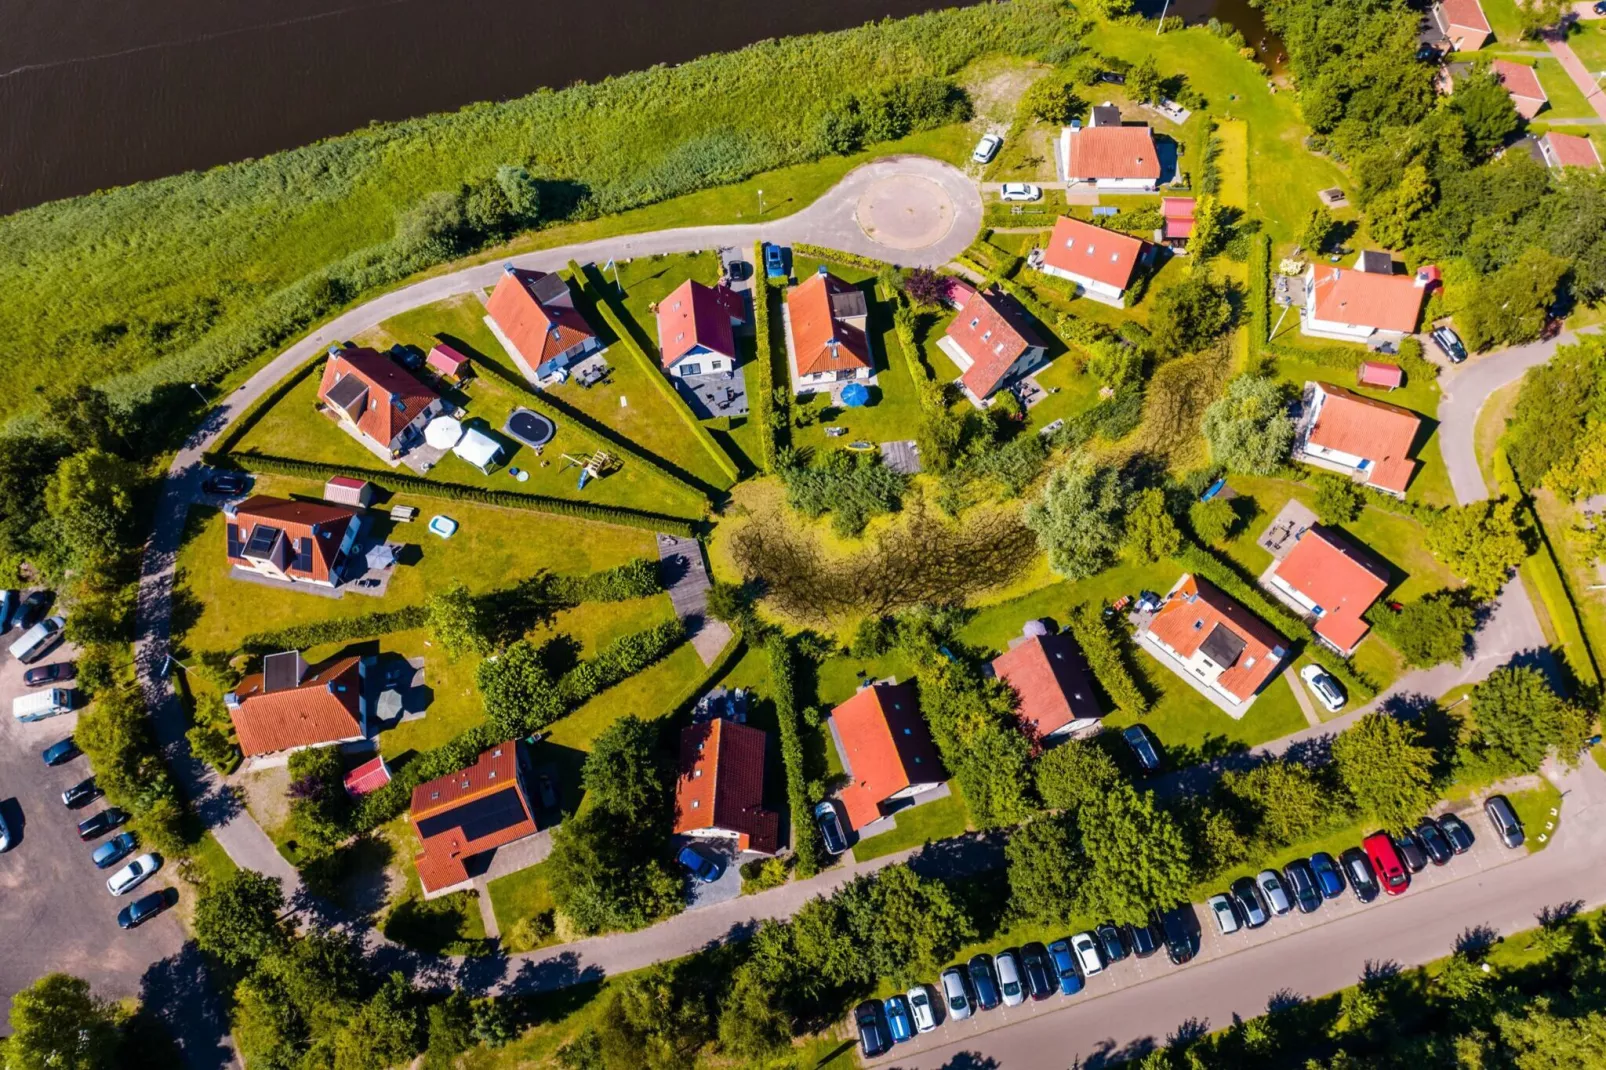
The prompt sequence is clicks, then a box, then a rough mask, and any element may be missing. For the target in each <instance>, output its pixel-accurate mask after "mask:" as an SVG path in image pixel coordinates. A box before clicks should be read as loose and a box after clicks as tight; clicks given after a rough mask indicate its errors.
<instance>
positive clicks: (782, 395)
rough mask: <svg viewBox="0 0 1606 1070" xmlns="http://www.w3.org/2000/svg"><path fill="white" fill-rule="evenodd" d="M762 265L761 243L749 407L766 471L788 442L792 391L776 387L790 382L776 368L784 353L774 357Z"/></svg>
mask: <svg viewBox="0 0 1606 1070" xmlns="http://www.w3.org/2000/svg"><path fill="white" fill-rule="evenodd" d="M763 264H764V250H763V243H762V242H760V243H759V244H757V245H755V246H754V247H753V274H754V278H753V341H754V347H755V351H754V358H753V375H754V378H755V385H754V388H753V389H752V390H749V391H748V394H747V397H748V403H749V405H750V406H751V409H750V418H751V419H752V421H753V422H754V423H755V424H757V425H758V460H759V464H760V466H761V467H762V468H763V469H764V471H766V472H771V473H773V472H774V471H775V457H776V453H777V452H778V451H779V450H780V448H781V447H782V446H784V445H786V443H787V441H788V440H789V437H790V436H789V435H788V434H787V430H788V428H789V427H790V426H791V420H792V415H791V412H790V411H789V409H790V404H789V403H790V401H791V398H792V391H791V388H790V386H787V387H785V388H782V389H777V388H776V386H775V384H776V382H777V379H778V376H777V372H779V378H780V379H781V381H784V382H787V383H790V377H789V376H787V373H786V370H785V369H784V368H782V367H779V366H778V362H779V361H784V360H785V357H786V350H785V348H784V347H781V348H780V356H779V357H777V356H776V350H777V347H776V345H775V337H774V335H773V333H772V331H773V328H772V327H771V322H772V321H771V312H772V309H771V302H773V301H774V300H775V287H773V286H771V285H770V284H769V281H768V280H767V279H766V278H765V277H764V276H763V275H762V274H761V272H762V271H763V270H764V269H763Z"/></svg>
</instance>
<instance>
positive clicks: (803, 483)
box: [781, 450, 909, 535]
mask: <svg viewBox="0 0 1606 1070" xmlns="http://www.w3.org/2000/svg"><path fill="white" fill-rule="evenodd" d="M781 479H782V480H783V481H784V482H785V483H786V501H787V504H788V505H790V506H791V507H792V508H793V509H796V510H797V511H798V512H800V513H802V514H803V515H804V516H806V517H809V518H811V519H812V518H814V517H818V516H820V515H821V514H823V513H825V512H827V511H829V512H830V514H831V529H832V530H833V531H835V532H836V533H837V534H838V535H857V534H859V533H860V532H862V531H863V530H864V526H865V525H866V524H868V523H869V522H870V518H871V517H873V516H880V515H881V514H883V513H892V512H896V511H897V510H898V508H899V507H900V506H901V505H902V502H903V492H904V489H905V488H906V487H907V486H908V483H909V478H908V477H907V476H904V475H902V474H900V473H898V472H894V471H893V470H892V469H890V468H888V467H887V466H886V465H884V464H882V463H881V457H880V455H879V454H875V453H852V452H849V451H848V450H829V451H827V452H826V453H825V454H824V455H823V456H821V458H820V460H819V463H818V464H812V465H810V464H803V463H800V462H799V460H798V458H797V457H796V456H795V455H792V454H789V455H788V456H786V457H783V458H782V459H781Z"/></svg>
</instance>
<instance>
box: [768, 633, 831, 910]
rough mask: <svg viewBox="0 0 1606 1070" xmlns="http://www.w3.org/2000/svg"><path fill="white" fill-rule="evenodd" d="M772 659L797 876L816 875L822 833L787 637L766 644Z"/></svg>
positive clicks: (775, 637)
mask: <svg viewBox="0 0 1606 1070" xmlns="http://www.w3.org/2000/svg"><path fill="white" fill-rule="evenodd" d="M764 652H765V653H766V654H767V655H768V656H769V663H770V681H771V683H772V684H773V685H774V687H775V696H774V698H775V727H776V731H777V732H778V733H779V734H780V737H781V765H782V766H783V767H784V768H785V770H786V805H787V809H788V810H790V811H791V815H792V853H793V854H795V855H796V856H797V875H798V876H799V877H802V878H805V879H806V878H808V877H812V876H814V874H816V873H818V872H819V869H820V854H821V849H820V830H819V829H818V828H816V827H815V825H814V807H813V805H812V804H811V803H810V802H809V794H808V781H807V779H806V778H805V776H804V771H803V732H802V729H801V728H800V727H799V725H798V714H797V691H796V684H795V682H794V680H793V676H792V657H793V655H792V647H791V644H790V641H789V640H788V639H787V638H786V636H784V635H774V636H771V637H770V639H769V640H768V641H767V642H766V643H765V644H764Z"/></svg>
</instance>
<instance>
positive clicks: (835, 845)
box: [814, 799, 848, 855]
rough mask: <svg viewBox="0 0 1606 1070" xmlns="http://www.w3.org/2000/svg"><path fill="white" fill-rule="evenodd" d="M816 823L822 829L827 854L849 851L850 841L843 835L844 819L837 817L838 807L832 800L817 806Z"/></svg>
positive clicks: (823, 801)
mask: <svg viewBox="0 0 1606 1070" xmlns="http://www.w3.org/2000/svg"><path fill="white" fill-rule="evenodd" d="M814 823H815V825H817V826H818V827H819V829H820V839H822V840H824V841H825V850H826V852H827V853H829V854H833V855H839V854H841V853H842V852H843V851H846V850H847V849H848V839H847V837H846V836H844V835H842V819H841V818H839V817H837V814H836V806H835V805H833V804H832V802H831V800H830V799H824V800H822V801H820V802H819V803H818V804H816V805H815V807H814Z"/></svg>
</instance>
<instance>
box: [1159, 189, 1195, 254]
mask: <svg viewBox="0 0 1606 1070" xmlns="http://www.w3.org/2000/svg"><path fill="white" fill-rule="evenodd" d="M1193 205H1194V199H1193V198H1192V197H1161V198H1160V215H1161V217H1162V218H1163V219H1164V222H1162V223H1161V224H1160V233H1159V234H1157V235H1156V236H1155V240H1157V241H1162V242H1164V243H1165V244H1166V245H1168V246H1170V247H1171V248H1172V249H1186V248H1187V247H1188V239H1189V238H1191V237H1193Z"/></svg>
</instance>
